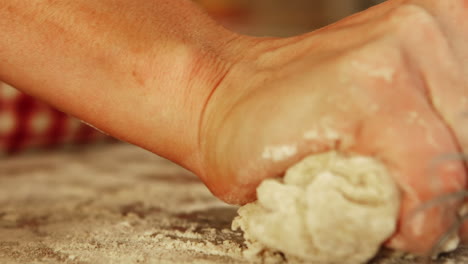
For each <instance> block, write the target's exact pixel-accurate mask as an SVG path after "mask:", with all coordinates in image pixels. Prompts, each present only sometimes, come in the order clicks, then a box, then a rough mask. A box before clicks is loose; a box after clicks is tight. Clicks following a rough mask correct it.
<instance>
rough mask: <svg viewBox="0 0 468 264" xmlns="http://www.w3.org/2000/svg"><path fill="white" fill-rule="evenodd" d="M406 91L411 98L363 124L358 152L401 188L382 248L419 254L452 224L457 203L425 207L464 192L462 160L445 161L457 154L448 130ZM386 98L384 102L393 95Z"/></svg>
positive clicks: (431, 245) (418, 100) (415, 96)
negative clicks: (380, 164)
mask: <svg viewBox="0 0 468 264" xmlns="http://www.w3.org/2000/svg"><path fill="white" fill-rule="evenodd" d="M399 87H400V88H403V89H404V87H405V85H404V84H401V85H400V86H399ZM398 90H399V89H398ZM408 90H409V91H411V90H412V91H413V93H410V92H408V93H406V94H404V93H403V94H404V96H402V97H401V98H400V100H399V103H398V105H396V106H394V107H393V109H392V107H384V108H383V109H382V111H381V112H380V115H378V116H375V117H374V118H373V119H371V120H368V122H366V124H365V125H364V129H363V131H362V133H361V135H360V142H362V144H361V145H360V146H359V147H358V148H359V149H358V151H364V152H367V153H374V154H375V155H377V156H378V157H379V158H381V159H382V160H383V161H384V162H386V164H387V165H388V166H389V168H390V170H391V173H392V175H393V176H394V177H395V180H396V182H397V184H398V185H399V187H400V189H401V195H402V203H401V208H400V217H399V223H398V231H397V233H396V234H395V236H394V237H393V238H391V239H390V241H389V242H388V246H390V247H391V248H395V249H399V250H403V251H407V252H412V253H417V254H423V255H424V254H428V253H429V252H430V251H431V249H432V247H433V246H434V245H435V244H436V243H437V242H438V240H439V239H440V238H441V236H442V235H443V234H445V232H446V231H447V230H448V229H449V227H450V226H451V225H452V224H453V223H454V221H455V219H456V216H457V211H458V207H459V201H456V200H454V201H448V202H445V203H443V204H441V205H436V206H425V205H427V203H428V202H430V201H432V200H434V199H437V198H440V197H441V196H444V195H446V194H450V193H453V192H457V191H460V190H462V189H464V187H465V177H466V176H465V170H464V166H463V163H462V161H460V160H457V159H447V158H445V157H447V154H450V153H452V154H453V153H457V152H458V148H457V145H456V144H455V141H454V139H453V138H452V136H451V134H450V131H449V130H448V129H447V128H446V126H445V124H444V123H443V122H442V121H441V120H439V119H438V117H437V116H436V115H435V114H434V112H433V110H432V109H431V108H430V106H429V105H428V104H427V103H426V102H425V100H422V98H421V97H422V95H420V94H419V95H418V94H417V90H416V89H408ZM399 91H400V92H401V90H399ZM396 93H398V92H396ZM386 95H387V98H388V100H389V101H392V99H391V98H389V97H392V96H395V95H394V93H387V94H386ZM393 102H396V101H393ZM385 111H391V112H392V114H391V115H390V114H388V115H385V114H383V113H384V112H385Z"/></svg>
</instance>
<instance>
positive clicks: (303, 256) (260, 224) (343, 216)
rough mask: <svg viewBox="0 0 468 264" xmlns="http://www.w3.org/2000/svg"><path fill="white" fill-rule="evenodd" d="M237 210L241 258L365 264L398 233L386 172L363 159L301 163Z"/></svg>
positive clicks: (329, 157)
mask: <svg viewBox="0 0 468 264" xmlns="http://www.w3.org/2000/svg"><path fill="white" fill-rule="evenodd" d="M257 195H258V201H256V202H254V203H251V204H247V205H245V206H243V207H241V208H240V209H239V211H238V213H239V216H238V217H236V219H235V220H234V222H233V228H234V229H238V228H240V229H242V230H243V231H244V237H245V239H246V243H247V245H248V250H246V251H245V252H244V254H245V255H246V256H247V257H250V258H260V257H262V256H265V255H269V256H273V255H275V253H279V252H281V254H276V256H284V257H285V258H286V259H287V261H288V262H291V263H302V262H307V263H321V264H325V263H326V264H334V263H349V264H352V263H365V262H366V261H368V260H369V259H371V258H372V257H373V256H374V255H375V254H376V253H377V251H378V250H379V248H380V246H381V245H382V243H383V242H384V241H385V240H387V239H388V238H389V237H390V236H391V235H392V234H393V233H394V232H395V229H396V223H397V218H398V210H399V204H400V199H399V192H398V188H397V187H396V185H395V183H394V181H393V179H392V178H391V177H390V175H389V173H388V171H387V169H386V167H385V166H384V165H383V164H381V163H380V162H379V161H377V160H375V159H372V158H367V157H362V156H345V155H343V154H340V153H338V152H328V153H325V154H320V155H313V156H310V157H307V158H306V159H304V160H303V161H301V162H299V163H298V164H296V165H294V166H293V167H291V168H290V169H289V170H288V171H287V172H286V175H285V177H284V179H276V180H266V181H264V182H263V183H262V184H261V185H260V186H259V187H258V189H257Z"/></svg>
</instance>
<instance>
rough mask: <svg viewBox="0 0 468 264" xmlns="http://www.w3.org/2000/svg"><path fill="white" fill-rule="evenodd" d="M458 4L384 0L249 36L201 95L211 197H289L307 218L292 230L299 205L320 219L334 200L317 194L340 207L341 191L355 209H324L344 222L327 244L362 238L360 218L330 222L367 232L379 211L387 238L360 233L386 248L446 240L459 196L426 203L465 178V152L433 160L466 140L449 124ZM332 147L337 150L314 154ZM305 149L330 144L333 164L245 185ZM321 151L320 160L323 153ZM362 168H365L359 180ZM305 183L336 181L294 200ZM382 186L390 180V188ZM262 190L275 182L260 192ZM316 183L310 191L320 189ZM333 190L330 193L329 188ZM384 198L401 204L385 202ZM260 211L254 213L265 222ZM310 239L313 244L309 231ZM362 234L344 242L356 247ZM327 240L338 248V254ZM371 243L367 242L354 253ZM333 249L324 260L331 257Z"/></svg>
mask: <svg viewBox="0 0 468 264" xmlns="http://www.w3.org/2000/svg"><path fill="white" fill-rule="evenodd" d="M449 2H450V3H449ZM466 3H467V1H462V0H457V1H436V0H434V1H423V0H421V1H398V0H395V1H388V2H386V3H385V4H382V5H379V6H377V7H375V8H372V9H369V10H367V11H365V12H363V13H360V14H357V15H355V16H352V17H350V18H348V19H345V20H343V21H341V22H339V23H337V24H334V25H331V26H329V27H327V28H324V29H322V30H319V31H316V32H313V33H311V34H308V35H304V36H300V37H294V38H289V39H266V40H262V41H259V43H258V44H257V46H256V48H255V49H252V50H251V51H249V52H248V53H247V54H245V59H244V60H243V61H240V62H239V63H238V64H237V65H235V66H234V67H233V68H232V69H231V71H230V72H229V73H228V75H227V76H226V77H225V79H224V80H223V82H222V83H221V84H220V86H219V87H218V88H217V90H216V91H215V93H214V94H213V96H212V98H211V100H210V101H209V103H208V107H207V109H206V112H205V115H204V119H203V123H202V130H201V138H202V142H201V147H202V152H203V153H204V154H205V155H204V159H203V161H204V164H205V166H204V168H205V170H204V171H203V173H202V174H201V178H202V179H203V180H204V181H205V183H206V184H207V185H208V187H209V188H210V189H211V190H212V192H213V193H214V194H215V195H217V196H219V197H220V198H222V199H223V200H225V201H227V202H229V203H235V204H245V203H248V202H252V201H254V200H255V199H256V198H259V201H258V202H257V203H259V204H261V205H262V206H263V209H262V210H266V211H267V212H269V213H270V214H274V211H275V210H281V209H279V208H281V207H284V208H289V209H288V210H291V211H290V212H291V213H292V212H293V211H295V213H297V214H301V215H302V217H304V219H306V220H304V219H303V220H304V221H309V222H307V223H303V224H304V226H301V228H306V227H307V228H310V225H311V222H310V221H311V220H310V219H312V218H307V217H311V216H307V215H310V214H311V213H315V214H316V215H315V216H313V217H317V218H319V217H320V215H321V212H320V210H325V211H326V210H328V212H331V210H333V208H327V207H326V206H324V205H326V204H327V203H328V204H329V206H330V207H333V206H338V205H337V203H339V202H338V201H337V199H343V200H344V201H349V202H350V203H349V204H348V205H349V206H350V207H349V208H354V209H349V208H348V209H346V210H351V211H353V210H355V212H357V213H356V215H355V216H352V215H343V214H344V213H345V212H351V211H346V210H345V211H340V208H335V211H334V212H335V213H336V214H334V215H333V214H332V215H333V217H335V219H334V220H333V219H332V218H328V220H326V221H328V223H331V222H330V221H336V222H335V224H336V225H335V226H334V228H336V230H329V229H330V228H332V226H333V225H331V224H323V223H322V225H319V226H320V228H323V230H322V231H323V232H325V233H326V232H329V233H328V235H329V236H330V237H332V238H336V236H337V234H334V233H333V231H336V232H340V234H342V236H341V237H340V239H342V240H341V241H340V240H339V239H338V240H336V239H335V240H333V241H338V242H337V243H338V244H337V245H341V244H340V243H345V242H346V241H348V242H349V241H358V240H360V239H364V238H363V237H362V236H361V235H362V233H361V235H360V234H359V232H360V231H359V230H363V229H356V230H354V231H353V230H348V231H349V232H341V231H339V230H340V228H342V227H343V226H342V225H343V224H345V223H348V225H349V228H350V229H352V228H354V227H356V226H355V225H353V223H356V224H361V225H368V227H369V229H370V230H378V229H379V228H380V227H379V226H380V225H379V222H378V221H384V222H385V221H388V222H385V223H389V224H388V227H389V228H388V229H385V230H384V229H382V234H384V236H381V237H378V238H377V237H373V238H372V239H371V240H372V243H374V245H377V246H378V245H380V244H382V243H383V242H385V241H386V242H385V245H387V246H388V247H391V248H394V249H398V250H402V251H406V252H410V253H415V254H419V255H429V254H434V253H438V252H440V251H444V250H453V249H454V248H455V247H456V246H457V245H458V234H454V235H453V236H452V237H451V239H450V240H447V241H445V242H444V243H442V244H440V245H439V242H440V239H441V238H442V237H443V236H444V235H445V234H446V233H447V231H448V230H449V228H450V227H451V226H452V225H453V224H454V223H456V220H457V218H458V217H459V216H458V212H459V210H460V206H461V202H462V201H461V200H460V199H448V200H447V201H445V202H444V203H441V204H436V205H434V206H426V205H428V204H430V203H431V201H434V200H436V199H438V198H440V197H445V196H447V195H450V194H454V193H457V192H459V191H462V190H464V189H465V187H466V171H465V164H464V162H463V160H462V159H461V158H455V159H453V158H452V159H444V157H447V156H448V155H457V154H460V153H461V152H462V151H463V150H465V149H466V146H465V145H466V142H465V138H464V136H465V137H466V135H468V134H467V133H466V132H467V131H465V130H464V127H461V126H462V125H461V122H460V121H461V119H460V116H461V115H462V114H463V113H466V111H467V110H468V109H467V108H468V103H467V102H468V97H467V96H466V94H467V93H466V92H467V91H466V88H467V84H468V82H467V80H466V77H465V76H468V75H467V74H464V73H466V72H467V71H468V65H467V63H466V61H467V60H466V59H465V60H464V59H463V58H468V49H467V48H466V46H467V45H463V44H465V43H466V42H467V41H466V40H468V27H467V28H466V30H465V29H464V28H460V27H458V26H457V25H456V23H455V22H454V21H458V22H463V24H467V25H468V20H467V19H466V17H467V16H466V15H468V11H467V9H466V8H462V7H464V5H466ZM454 15H455V16H454ZM453 16H454V17H453ZM409 25H411V26H409ZM460 30H461V31H462V32H460ZM463 30H465V31H463ZM240 82H242V85H241V84H240ZM457 118H458V119H457ZM330 151H337V152H331V153H335V154H321V153H327V152H330ZM309 155H337V156H336V157H335V158H331V160H339V162H338V163H339V164H342V165H340V169H339V173H338V174H337V175H335V176H334V177H332V176H330V175H331V174H334V173H331V174H330V173H329V174H330V175H325V176H324V175H323V173H322V172H324V171H325V172H326V171H327V170H328V171H329V172H330V171H331V172H334V169H330V168H332V167H333V165H330V166H331V167H327V166H325V167H326V169H324V170H323V171H321V172H320V173H318V174H312V176H310V177H311V178H310V177H309V179H308V180H306V181H304V182H300V183H299V184H298V183H297V182H295V181H291V180H290V178H288V175H289V174H286V177H285V179H284V182H285V183H286V185H285V186H282V187H281V186H280V185H279V183H278V181H273V182H270V181H269V182H266V183H265V184H264V185H262V186H261V187H260V188H259V189H258V193H256V187H257V186H258V185H259V184H260V183H261V182H262V181H263V180H265V179H267V178H275V177H281V176H283V175H284V173H285V172H286V170H287V169H288V168H290V167H293V169H294V168H295V167H294V166H293V165H294V164H295V163H297V162H299V161H300V160H302V159H303V158H305V157H306V156H309ZM459 156H460V155H459ZM320 157H323V156H319V157H318V158H317V159H323V158H320ZM337 157H338V158H337ZM311 159H313V156H312V158H311ZM354 159H364V160H368V161H369V164H373V165H372V166H374V165H375V166H378V167H379V168H381V167H382V170H384V171H387V172H388V175H390V176H389V177H391V180H389V179H388V178H386V177H387V176H385V175H387V174H386V173H380V172H378V173H375V174H372V173H373V170H372V169H370V170H369V171H368V172H366V170H365V168H366V166H367V165H364V166H363V167H359V166H358V167H359V173H358V174H357V175H354V174H353V166H351V165H349V168H348V169H349V171H348V172H347V170H346V169H345V168H346V166H348V165H343V164H346V163H347V162H349V163H351V164H353V160H354ZM297 166H301V165H297ZM343 166H344V167H343ZM312 170H316V168H313V169H312ZM367 173H370V174H372V175H374V176H372V177H376V178H372V177H371V178H372V180H370V179H369V178H367V177H368V174H367ZM361 177H363V178H361ZM369 177H370V176H369ZM378 177H382V178H378ZM314 179H315V180H314ZM319 179H320V180H319ZM377 179H379V180H377ZM327 180H329V181H330V182H327ZM312 181H319V182H321V183H323V185H320V184H319V183H317V184H319V185H318V186H327V188H336V190H340V191H336V190H330V193H333V192H334V191H336V192H335V193H334V194H333V195H330V196H326V195H325V194H324V195H325V196H324V197H329V200H328V201H323V200H322V201H321V202H323V203H320V202H318V201H316V200H314V199H320V196H319V195H318V194H317V196H308V197H309V198H304V197H302V198H298V197H300V196H301V195H299V194H298V193H304V192H306V193H307V191H306V189H307V190H308V189H309V187H310V186H312V185H313V183H312ZM334 181H336V182H334ZM348 181H349V182H348ZM340 182H341V183H343V184H344V185H343V186H341V185H340V184H341V183H340ZM288 184H289V185H292V186H289V185H288ZM393 184H395V186H396V188H397V189H392V188H393V187H392V186H393ZM267 185H268V186H269V187H266V186H267ZM296 185H297V186H296ZM348 185H349V186H348ZM333 186H334V187H333ZM344 186H348V187H344ZM353 186H354V187H355V188H357V189H358V190H361V191H362V193H360V192H359V191H356V190H353V189H352V187H353ZM354 187H353V188H354ZM268 188H271V190H275V192H272V193H269V194H268V193H267V192H266V190H267V189H268ZM310 188H311V190H315V189H314V187H310ZM315 188H317V187H315ZM323 188H325V187H323ZM323 188H318V189H319V190H321V191H323V192H327V190H323ZM350 188H351V189H350ZM395 190H397V191H395ZM309 192H312V191H309ZM317 192H318V190H317V191H314V192H313V193H317ZM350 193H351V194H350ZM378 193H380V194H381V196H379V195H378ZM268 195H270V196H271V197H269V198H268V197H267V196H268ZM288 195H289V196H291V197H289V198H288ZM353 195H356V197H354V196H353ZM257 196H258V197H257ZM335 196H336V197H338V198H331V197H335ZM311 197H312V198H311ZM288 199H290V200H288ZM307 199H309V200H307ZM310 199H312V200H313V202H311V200H310ZM366 199H368V200H366ZM267 200H270V201H269V202H268V201H267ZM272 201H275V202H272ZM298 201H302V202H298ZM305 201H306V202H305ZM295 203H303V204H302V206H296V205H294V204H295ZM304 203H305V205H304ZM314 204H315V205H317V207H314ZM356 204H358V205H359V206H355V205H356ZM249 206H250V205H249ZM320 206H322V207H320ZM380 206H381V207H380ZM320 208H321V209H320ZM384 208H385V209H384ZM367 209H369V211H366V210H367ZM242 210H244V213H245V212H247V211H246V210H248V209H241V211H240V214H241V216H242V214H243V213H242V212H243V211H242ZM314 210H316V211H315V212H314ZM361 210H363V211H361ZM379 210H382V211H379ZM395 210H398V213H395V214H393V212H394V211H395ZM244 215H245V214H244ZM323 215H325V216H327V217H329V216H330V214H329V213H324V214H323ZM266 216H267V215H263V216H259V217H258V218H257V219H255V220H252V221H254V222H255V221H256V222H257V223H259V222H262V221H260V220H259V219H262V217H266ZM270 216H271V215H270ZM290 217H292V218H294V216H291V215H290ZM355 217H356V218H355ZM392 217H393V219H394V223H395V229H394V230H393V229H392V228H391V227H392V224H391V223H392V221H390V219H392ZM292 218H287V217H284V223H283V224H284V225H285V226H286V227H288V228H286V229H281V228H279V229H281V230H284V232H283V233H282V234H283V235H284V236H285V238H286V239H287V238H289V237H292V236H294V234H295V233H294V232H296V230H295V229H294V227H293V226H294V225H295V224H293V223H292V222H291V221H293V220H291V219H292ZM252 219H253V218H252ZM266 219H268V218H266ZM275 219H277V218H275ZM278 219H281V218H278ZM314 219H315V218H314ZM351 219H352V220H351ZM296 220H297V219H296ZM266 221H267V220H265V221H263V223H264V224H265V225H268V224H271V223H270V222H266ZM268 221H275V220H272V218H270V220H268ZM297 221H299V220H297ZM301 221H302V220H301ZM340 221H344V222H340ZM348 221H349V222H348ZM353 221H355V222H353ZM277 222H278V224H281V221H280V220H278V221H277ZM238 225H241V226H242V224H238ZM372 227H376V228H377V227H379V228H377V229H372ZM244 228H245V225H244ZM247 228H251V227H247ZM262 228H273V227H271V226H269V227H267V226H263V227H262ZM356 228H364V226H361V227H356ZM327 229H328V230H327ZM364 229H365V228H364ZM309 231H310V230H309ZM358 231H359V232H358ZM265 232H267V230H264V233H262V234H263V235H261V236H263V237H264V238H265V239H266V240H268V241H273V240H275V239H276V241H281V237H270V238H266V237H265V236H268V235H267V233H265ZM288 232H291V233H288ZM304 232H305V231H304ZM314 232H315V231H314ZM330 232H331V233H330ZM251 234H253V233H252V232H251ZM258 234H260V233H258ZM382 234H380V235H382ZM269 235H271V236H274V235H272V234H271V233H270V234H269ZM276 235H278V234H276ZM297 235H298V236H303V235H304V234H297ZM338 236H339V235H338ZM308 239H312V240H313V239H316V238H315V237H313V236H311V237H310V238H308ZM387 239H388V240H387ZM321 241H323V240H321ZM260 242H263V243H264V244H265V243H266V244H267V246H269V247H272V246H271V245H269V244H268V242H265V241H260ZM283 242H285V241H283ZM315 242H316V244H314V247H315V248H317V247H318V246H319V245H320V243H318V242H317V241H315ZM291 243H293V242H291ZM286 244H287V243H286ZM351 244H352V243H351ZM290 245H293V244H290ZM359 245H360V244H359V243H358V244H357V245H356V248H353V249H350V250H351V251H352V250H354V252H355V253H356V252H358V251H359V248H360V246H359ZM435 245H437V246H438V248H437V250H436V251H434V249H433V248H434V246H435ZM327 246H329V245H326V246H324V247H327ZM305 248H306V247H304V248H302V249H301V248H298V247H295V248H294V249H293V248H289V249H288V248H286V250H289V252H286V253H293V254H291V255H292V256H293V257H299V258H302V259H307V257H306V256H304V255H303V254H302V253H298V252H300V251H301V250H303V249H304V250H303V251H302V252H306V250H305ZM276 249H278V248H276ZM282 250H285V248H282ZM294 250H296V251H294ZM327 250H330V248H328V249H327ZM336 250H337V248H335V253H336V254H338V255H339V254H341V255H340V256H341V257H343V256H347V255H346V254H347V253H346V252H344V253H343V252H336ZM351 251H350V252H351ZM314 252H315V253H316V252H317V251H309V254H313V253H314ZM348 253H349V252H348ZM374 253H375V250H374V249H369V251H368V252H366V254H363V255H361V256H363V258H361V259H356V263H359V262H362V261H363V260H366V259H369V258H370V257H372V255H373V254H374ZM301 254H302V255H301ZM286 255H287V254H286ZM316 256H317V257H319V258H320V257H323V256H320V254H318V255H317V254H316ZM336 261H337V259H333V261H330V263H340V262H339V261H338V262H336ZM325 263H326V262H325Z"/></svg>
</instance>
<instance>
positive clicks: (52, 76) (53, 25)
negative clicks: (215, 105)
mask: <svg viewBox="0 0 468 264" xmlns="http://www.w3.org/2000/svg"><path fill="white" fill-rule="evenodd" d="M0 30H1V32H2V34H0V65H1V67H0V79H1V80H4V81H6V82H9V83H10V84H12V85H13V86H15V87H17V88H19V89H21V90H23V91H24V92H27V93H29V94H32V95H34V96H36V97H38V98H40V99H42V100H44V101H46V102H48V103H50V104H52V105H54V106H55V107H57V108H59V109H61V110H63V111H65V112H67V113H70V114H72V115H75V116H76V117H78V118H80V119H82V120H84V121H86V122H89V123H91V124H93V125H95V126H96V127H98V128H99V129H101V130H103V131H105V132H107V133H109V134H111V135H113V136H116V137H118V138H120V139H123V140H126V141H129V142H132V143H136V144H138V145H140V146H143V147H145V148H147V149H149V150H151V151H153V152H155V153H158V154H159V155H162V156H164V157H167V158H169V159H172V160H174V161H176V162H178V163H180V164H182V165H184V166H186V167H187V168H189V169H191V170H193V171H195V172H197V171H198V167H197V166H198V161H197V159H198V155H197V151H196V148H197V146H196V144H197V140H198V131H199V124H200V122H201V120H200V119H201V115H202V112H203V110H204V107H205V105H206V103H207V101H208V98H209V97H210V95H211V93H212V92H213V91H214V90H215V89H216V86H217V85H218V84H219V82H220V81H221V80H222V79H223V77H224V76H225V75H226V74H227V72H229V70H230V67H231V66H232V64H234V62H235V61H236V60H238V59H239V54H240V53H238V52H235V51H236V50H237V49H238V48H242V47H241V46H244V45H248V44H247V43H244V42H246V41H244V40H243V39H242V40H241V38H240V37H239V36H237V35H236V34H234V33H232V32H229V31H227V30H225V29H224V28H222V27H220V26H218V25H216V24H215V23H214V21H212V20H211V19H209V18H208V17H207V16H206V15H205V14H204V13H203V12H202V11H201V10H200V9H199V8H198V7H197V6H196V5H195V4H193V3H192V2H191V1H188V0H155V1H146V0H136V1H125V0H102V1H92V0H73V1H50V0H30V1H22V0H5V1H2V3H1V4H0ZM228 47H229V48H228Z"/></svg>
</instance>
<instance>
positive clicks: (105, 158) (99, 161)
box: [0, 144, 468, 264]
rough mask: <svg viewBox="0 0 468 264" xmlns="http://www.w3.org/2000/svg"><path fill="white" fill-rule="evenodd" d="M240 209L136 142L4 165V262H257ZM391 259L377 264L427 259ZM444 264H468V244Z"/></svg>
mask: <svg viewBox="0 0 468 264" xmlns="http://www.w3.org/2000/svg"><path fill="white" fill-rule="evenodd" d="M236 210H237V208H236V207H233V206H228V205H225V204H223V203H222V202H220V201H219V200H217V199H216V198H214V197H213V196H212V195H211V194H210V192H209V191H208V190H207V189H206V188H205V187H204V185H203V184H202V183H201V182H200V181H199V180H198V179H197V178H196V177H195V176H193V175H192V174H191V173H189V172H187V171H185V170H183V169H181V168H179V167H178V166H176V165H174V164H172V163H170V162H168V161H166V160H164V159H161V158H159V157H157V156H155V155H153V154H151V153H148V152H146V151H144V150H141V149H139V148H137V147H134V146H130V145H126V144H116V145H110V146H101V147H99V148H97V147H96V148H90V149H87V150H82V151H78V152H74V153H59V152H56V153H46V154H37V155H29V156H22V157H21V156H18V157H14V158H9V159H3V160H0V263H5V264H6V263H76V264H88V263H90V264H91V263H101V264H106V263H126V264H127V263H143V264H146V263H248V261H246V260H245V259H244V258H243V257H242V249H243V248H244V246H243V238H242V234H241V233H240V232H234V231H232V230H231V228H230V226H231V221H232V219H233V218H234V217H235V215H236ZM389 255H391V254H388V253H383V254H382V256H381V257H379V258H378V259H376V260H375V261H374V263H375V264H384V263H386V264H409V263H418V262H416V261H415V260H411V259H408V258H406V259H405V258H399V257H391V256H389ZM436 263H441V264H442V263H447V264H449V263H450V264H452V263H468V248H467V247H463V248H461V249H460V250H458V251H457V252H455V253H453V254H451V255H449V256H446V257H445V258H443V259H441V260H440V261H438V262H436Z"/></svg>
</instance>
